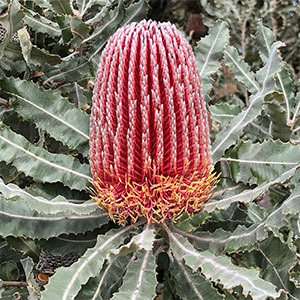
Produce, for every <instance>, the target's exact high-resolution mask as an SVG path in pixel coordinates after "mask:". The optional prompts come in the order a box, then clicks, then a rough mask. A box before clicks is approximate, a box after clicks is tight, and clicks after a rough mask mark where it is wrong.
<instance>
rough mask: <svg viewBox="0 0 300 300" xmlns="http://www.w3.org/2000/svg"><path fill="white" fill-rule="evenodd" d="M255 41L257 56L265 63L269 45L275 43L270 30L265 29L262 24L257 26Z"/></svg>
mask: <svg viewBox="0 0 300 300" xmlns="http://www.w3.org/2000/svg"><path fill="white" fill-rule="evenodd" d="M256 40H257V44H258V48H259V52H258V53H259V55H260V58H261V60H262V61H263V62H264V63H265V62H267V60H268V57H269V54H270V49H271V45H273V44H274V43H275V42H276V37H275V34H274V33H273V32H272V30H271V29H269V28H268V27H265V26H264V25H263V23H262V22H259V24H258V30H257V33H256Z"/></svg>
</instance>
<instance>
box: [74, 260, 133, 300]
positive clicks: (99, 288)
mask: <svg viewBox="0 0 300 300" xmlns="http://www.w3.org/2000/svg"><path fill="white" fill-rule="evenodd" d="M129 263H130V257H129V256H119V257H116V259H115V260H113V261H112V262H111V263H109V264H107V265H106V266H105V267H104V268H103V269H102V270H101V272H100V274H99V275H98V276H96V277H95V278H90V280H89V282H88V283H87V284H86V285H85V286H83V288H82V289H81V290H80V292H79V294H78V295H77V296H76V298H75V299H76V300H87V299H91V300H100V299H101V300H108V299H110V298H111V296H112V294H113V293H114V292H116V291H117V289H118V288H119V287H120V285H121V283H122V277H123V275H124V272H126V270H127V268H128V265H129Z"/></svg>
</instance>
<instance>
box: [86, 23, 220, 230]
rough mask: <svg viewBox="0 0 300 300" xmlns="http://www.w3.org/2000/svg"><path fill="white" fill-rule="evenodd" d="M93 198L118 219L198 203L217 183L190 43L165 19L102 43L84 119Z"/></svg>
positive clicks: (170, 216) (153, 217) (157, 216)
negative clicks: (88, 115) (87, 127)
mask: <svg viewBox="0 0 300 300" xmlns="http://www.w3.org/2000/svg"><path fill="white" fill-rule="evenodd" d="M90 163H91V168H92V174H93V179H94V187H95V190H94V191H93V196H94V197H93V198H94V199H95V201H96V202H97V203H98V204H99V206H100V207H101V208H102V209H104V210H106V211H108V212H109V215H110V217H111V218H112V219H113V220H118V222H119V223H120V224H122V225H124V224H125V223H126V222H127V221H130V222H136V221H137V219H138V218H140V217H145V218H146V219H147V221H148V222H150V223H153V222H156V223H160V222H164V221H165V220H171V221H175V220H176V219H178V218H179V217H180V215H181V214H182V213H184V212H186V213H188V214H189V215H193V214H195V213H198V212H199V211H201V210H202V208H203V206H204V203H205V202H207V201H208V200H209V199H210V196H211V192H212V190H213V188H214V186H215V184H216V177H215V176H214V174H213V172H212V171H213V168H212V160H211V148H210V138H209V124H208V116H207V110H206V107H205V101H204V98H203V94H202V88H201V81H200V76H199V73H198V71H197V67H196V62H195V57H194V54H193V51H192V48H191V47H190V45H189V44H188V42H187V41H186V40H185V38H184V37H183V35H182V34H181V33H180V32H179V31H178V30H177V29H176V28H175V26H173V25H171V24H170V23H157V22H154V21H142V22H140V23H132V24H130V25H127V26H125V27H122V28H120V29H119V30H118V31H117V32H116V33H115V34H114V35H113V36H112V37H111V39H110V40H109V42H108V44H107V46H106V48H105V49H104V51H103V53H102V56H101V61H100V65H99V70H98V74H97V78H96V82H95V88H94V95H93V106H92V115H91V125H90Z"/></svg>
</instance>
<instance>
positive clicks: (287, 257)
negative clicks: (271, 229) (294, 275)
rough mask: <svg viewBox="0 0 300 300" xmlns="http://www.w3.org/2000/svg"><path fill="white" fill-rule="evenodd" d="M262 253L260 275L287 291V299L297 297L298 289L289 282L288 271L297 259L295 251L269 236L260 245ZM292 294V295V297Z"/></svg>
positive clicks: (299, 291)
mask: <svg viewBox="0 0 300 300" xmlns="http://www.w3.org/2000/svg"><path fill="white" fill-rule="evenodd" d="M259 253H260V254H262V256H263V257H262V261H261V263H260V268H261V276H262V277H263V278H264V279H266V280H268V281H270V282H272V283H273V284H275V285H276V286H278V287H279V288H281V289H284V290H285V291H286V292H288V293H289V299H293V300H296V299H299V297H300V290H299V289H297V288H296V287H295V286H294V284H293V283H292V282H290V278H289V271H290V269H291V268H292V267H293V265H294V264H295V261H296V260H297V254H296V252H295V251H292V250H291V249H289V247H288V245H287V244H286V243H281V242H280V240H279V239H278V238H274V237H271V238H270V239H268V240H267V241H265V242H264V243H262V245H261V246H260V249H259ZM292 295H294V297H292Z"/></svg>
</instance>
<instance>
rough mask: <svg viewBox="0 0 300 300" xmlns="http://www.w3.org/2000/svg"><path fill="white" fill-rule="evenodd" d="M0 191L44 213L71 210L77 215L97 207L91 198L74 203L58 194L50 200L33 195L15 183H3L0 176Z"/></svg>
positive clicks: (7, 196) (8, 197)
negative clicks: (80, 202)
mask: <svg viewBox="0 0 300 300" xmlns="http://www.w3.org/2000/svg"><path fill="white" fill-rule="evenodd" d="M0 192H1V193H2V195H3V196H4V197H5V198H6V199H13V198H15V197H17V198H19V199H20V200H22V201H25V203H26V204H27V206H28V207H29V208H31V209H33V210H35V211H37V212H38V213H44V214H56V213H63V212H65V213H68V212H71V213H75V214H78V215H85V214H90V213H91V212H94V211H95V210H96V209H97V208H98V205H97V203H95V201H93V200H90V201H86V202H84V203H82V204H76V203H72V202H71V201H68V200H67V199H66V198H64V197H63V196H60V195H59V196H57V197H55V198H54V199H52V200H51V201H50V200H48V199H45V198H43V197H40V196H34V195H32V194H30V193H28V192H27V191H25V190H23V189H21V188H19V187H18V186H17V185H15V184H12V183H10V184H4V182H3V180H2V179H1V178H0Z"/></svg>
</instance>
